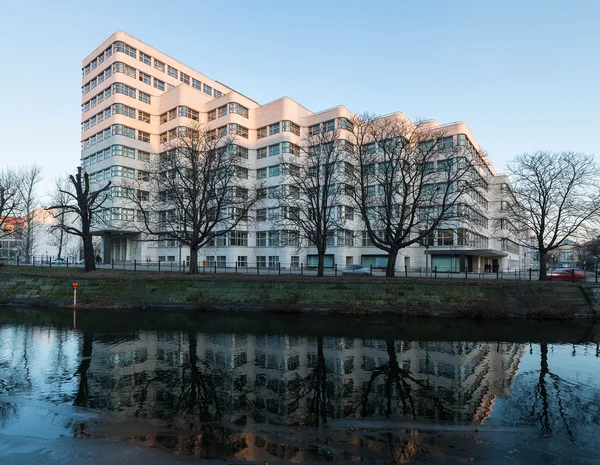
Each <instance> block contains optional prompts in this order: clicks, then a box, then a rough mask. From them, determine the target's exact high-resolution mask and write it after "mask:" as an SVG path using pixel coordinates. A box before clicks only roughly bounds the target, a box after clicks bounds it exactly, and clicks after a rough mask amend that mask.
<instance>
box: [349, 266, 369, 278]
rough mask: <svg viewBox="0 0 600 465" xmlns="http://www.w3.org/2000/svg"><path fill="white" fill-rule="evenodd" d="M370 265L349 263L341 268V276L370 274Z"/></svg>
mask: <svg viewBox="0 0 600 465" xmlns="http://www.w3.org/2000/svg"><path fill="white" fill-rule="evenodd" d="M370 275H371V267H370V266H367V265H350V266H347V267H346V268H342V276H370Z"/></svg>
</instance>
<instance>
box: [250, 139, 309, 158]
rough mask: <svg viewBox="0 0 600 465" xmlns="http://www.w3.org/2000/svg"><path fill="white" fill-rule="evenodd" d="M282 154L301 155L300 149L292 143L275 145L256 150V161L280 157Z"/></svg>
mask: <svg viewBox="0 0 600 465" xmlns="http://www.w3.org/2000/svg"><path fill="white" fill-rule="evenodd" d="M280 153H291V154H293V155H296V156H299V155H300V147H299V146H298V145H296V144H292V143H291V142H282V143H280V144H273V145H269V146H266V147H260V148H258V149H256V159H257V160H260V159H262V158H267V156H269V157H274V156H276V155H279V154H280Z"/></svg>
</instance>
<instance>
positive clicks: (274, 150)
mask: <svg viewBox="0 0 600 465" xmlns="http://www.w3.org/2000/svg"><path fill="white" fill-rule="evenodd" d="M275 155H279V144H275V145H269V156H270V157H273V156H275Z"/></svg>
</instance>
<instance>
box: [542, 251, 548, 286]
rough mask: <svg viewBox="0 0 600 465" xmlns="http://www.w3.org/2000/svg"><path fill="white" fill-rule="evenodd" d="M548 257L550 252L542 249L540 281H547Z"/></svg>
mask: <svg viewBox="0 0 600 465" xmlns="http://www.w3.org/2000/svg"><path fill="white" fill-rule="evenodd" d="M547 259H548V252H542V251H540V281H546V280H547V279H548V278H547V276H546V262H547Z"/></svg>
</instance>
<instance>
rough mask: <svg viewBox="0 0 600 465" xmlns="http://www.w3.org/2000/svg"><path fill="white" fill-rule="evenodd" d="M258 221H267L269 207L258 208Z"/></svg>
mask: <svg viewBox="0 0 600 465" xmlns="http://www.w3.org/2000/svg"><path fill="white" fill-rule="evenodd" d="M256 221H267V209H266V208H259V209H257V210H256Z"/></svg>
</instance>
